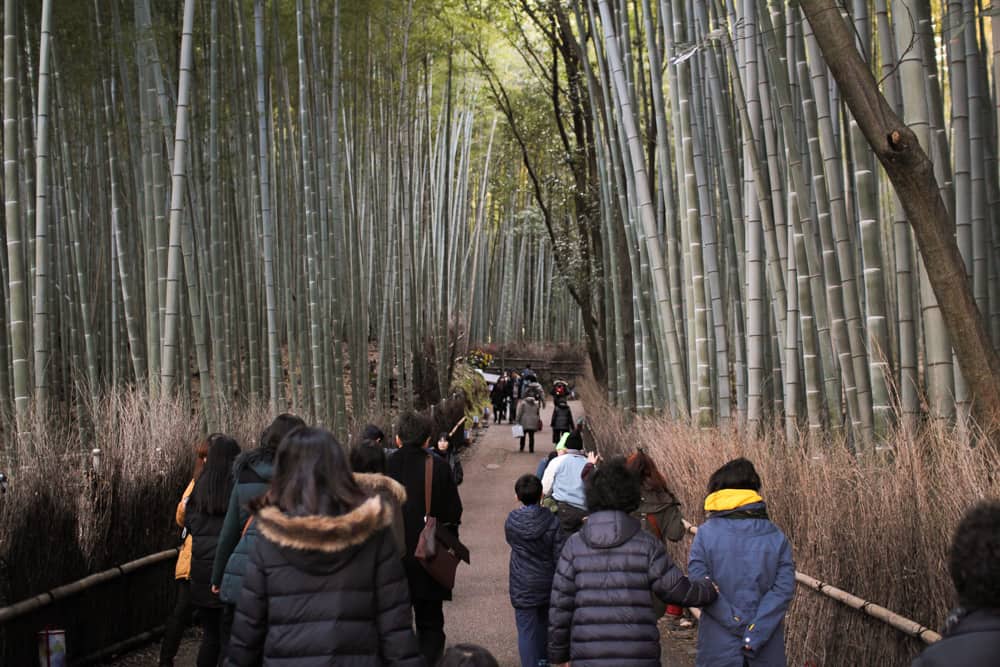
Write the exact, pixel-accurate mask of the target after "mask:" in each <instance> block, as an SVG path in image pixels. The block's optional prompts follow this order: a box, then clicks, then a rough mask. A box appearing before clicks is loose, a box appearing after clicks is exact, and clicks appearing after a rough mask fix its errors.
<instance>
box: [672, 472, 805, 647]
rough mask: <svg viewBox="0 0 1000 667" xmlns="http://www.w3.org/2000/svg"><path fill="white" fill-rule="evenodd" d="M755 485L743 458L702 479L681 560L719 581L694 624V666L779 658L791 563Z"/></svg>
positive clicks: (784, 540) (693, 574) (792, 571)
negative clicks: (701, 518) (699, 519)
mask: <svg viewBox="0 0 1000 667" xmlns="http://www.w3.org/2000/svg"><path fill="white" fill-rule="evenodd" d="M760 487H761V482H760V477H759V476H758V475H757V471H756V470H755V469H754V467H753V464H752V463H751V462H750V461H748V460H747V459H744V458H739V459H734V460H732V461H730V462H729V463H727V464H725V465H724V466H722V467H721V468H719V469H718V470H716V471H715V472H714V473H712V476H711V477H710V478H709V481H708V494H709V495H708V497H707V498H705V511H706V512H708V518H707V519H706V520H705V523H703V524H702V525H701V527H699V528H698V534H697V535H695V538H694V542H693V543H692V544H691V553H690V556H689V561H688V574H689V575H690V576H691V577H692V578H699V577H711V578H712V580H713V581H715V582H716V583H717V584H718V586H719V598H718V600H716V601H715V603H714V604H711V605H709V606H707V607H705V609H704V612H705V613H704V614H702V617H701V622H700V623H699V624H698V657H697V661H696V664H697V665H698V666H699V667H743V666H744V665H745V664H747V663H749V664H750V665H753V667H784V666H785V664H786V661H785V632H784V619H785V612H786V611H787V610H788V605H789V604H790V603H791V601H792V595H793V594H794V593H795V563H794V562H793V561H792V547H791V545H790V544H789V543H788V539H787V538H786V537H785V535H784V533H782V532H781V530H779V529H778V527H777V526H775V525H774V524H773V523H771V521H770V520H768V515H767V507H766V506H765V504H764V501H763V500H762V499H761V497H760V495H758V492H759V491H760ZM745 661H746V662H745Z"/></svg>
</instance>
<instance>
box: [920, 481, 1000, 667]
mask: <svg viewBox="0 0 1000 667" xmlns="http://www.w3.org/2000/svg"><path fill="white" fill-rule="evenodd" d="M948 570H949V572H950V573H951V581H952V584H954V586H955V593H956V594H957V596H958V604H959V606H958V608H956V609H954V610H952V612H951V613H950V614H949V615H948V619H947V621H945V627H944V630H943V631H942V633H941V634H943V635H944V637H943V638H942V639H941V641H939V642H937V643H936V644H931V645H930V646H928V647H927V648H925V649H924V652H923V653H921V654H920V655H919V656H918V657H917V659H916V660H914V661H913V665H912V667H979V666H980V665H995V664H997V660H998V656H1000V502H998V501H996V500H987V501H983V502H980V503H979V504H977V505H975V506H974V507H972V508H971V509H970V510H969V511H968V512H966V514H965V516H964V517H963V518H962V521H961V522H960V523H959V524H958V529H957V530H956V531H955V536H954V537H953V538H952V541H951V550H950V553H949V554H948Z"/></svg>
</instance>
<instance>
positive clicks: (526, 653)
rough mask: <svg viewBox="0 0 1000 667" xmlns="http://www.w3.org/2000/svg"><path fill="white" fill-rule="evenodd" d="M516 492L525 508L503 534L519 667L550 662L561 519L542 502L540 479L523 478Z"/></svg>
mask: <svg viewBox="0 0 1000 667" xmlns="http://www.w3.org/2000/svg"><path fill="white" fill-rule="evenodd" d="M514 493H515V494H517V499H518V500H519V501H520V502H521V504H522V506H521V507H519V508H518V509H516V510H514V511H512V512H511V513H510V514H509V515H507V522H506V523H505V524H504V533H505V535H506V537H507V544H509V545H510V581H509V584H508V590H509V592H510V604H511V606H513V607H514V619H515V621H516V622H517V649H518V652H519V653H520V654H521V667H538V666H539V665H546V664H548V661H547V655H548V652H547V646H548V624H549V597H550V595H551V593H552V576H553V575H554V574H555V571H556V561H557V560H558V558H559V551H560V549H561V547H562V542H561V541H560V540H559V520H558V519H557V518H556V515H555V514H553V513H552V512H550V511H549V510H547V509H546V508H544V507H542V506H541V505H539V504H538V503H539V502H540V501H541V499H542V481H541V480H540V479H538V478H537V477H535V476H534V475H521V477H519V478H518V480H517V482H516V483H515V484H514Z"/></svg>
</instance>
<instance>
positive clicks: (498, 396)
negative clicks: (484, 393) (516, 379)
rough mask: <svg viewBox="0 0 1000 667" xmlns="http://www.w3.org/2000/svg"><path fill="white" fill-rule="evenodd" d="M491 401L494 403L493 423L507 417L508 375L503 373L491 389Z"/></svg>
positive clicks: (497, 422)
mask: <svg viewBox="0 0 1000 667" xmlns="http://www.w3.org/2000/svg"><path fill="white" fill-rule="evenodd" d="M490 403H492V404H493V423H494V424H499V423H500V422H501V421H503V420H504V419H505V418H506V417H507V376H506V375H501V376H500V377H499V378H497V381H496V382H495V383H494V384H493V389H491V390H490Z"/></svg>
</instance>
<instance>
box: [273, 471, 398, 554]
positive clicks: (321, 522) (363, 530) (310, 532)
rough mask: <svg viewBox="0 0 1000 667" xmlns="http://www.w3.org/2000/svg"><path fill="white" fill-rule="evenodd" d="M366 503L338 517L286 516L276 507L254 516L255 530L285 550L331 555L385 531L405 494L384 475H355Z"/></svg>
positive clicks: (396, 483)
mask: <svg viewBox="0 0 1000 667" xmlns="http://www.w3.org/2000/svg"><path fill="white" fill-rule="evenodd" d="M354 479H355V481H357V482H358V485H359V486H360V487H361V488H362V490H364V491H365V492H366V493H367V494H368V496H369V497H368V499H367V500H365V501H364V502H363V503H362V504H361V505H359V506H358V507H356V508H355V509H353V510H351V511H350V512H347V513H346V514H341V515H339V516H315V515H313V516H288V515H287V514H285V513H284V512H282V511H281V510H280V509H278V508H277V507H265V508H264V509H262V510H260V512H258V513H257V528H258V530H259V531H260V533H261V535H263V536H264V537H266V538H267V539H268V540H270V541H271V542H273V543H274V544H276V545H278V546H279V547H284V548H287V549H295V550H297V551H313V552H321V553H326V554H333V553H338V552H342V551H346V550H348V549H350V548H351V547H355V546H357V545H359V544H362V543H364V542H365V541H366V540H368V539H369V538H370V537H371V536H372V535H374V534H375V533H377V532H378V531H380V530H382V529H383V528H388V527H389V526H390V525H391V524H392V522H393V520H394V517H395V515H396V512H397V508H398V507H399V506H400V505H402V504H403V502H405V501H406V490H405V489H404V488H403V487H402V485H400V484H399V483H398V482H396V481H395V480H392V479H390V478H388V477H386V476H384V475H375V474H361V473H358V474H355V475H354Z"/></svg>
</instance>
